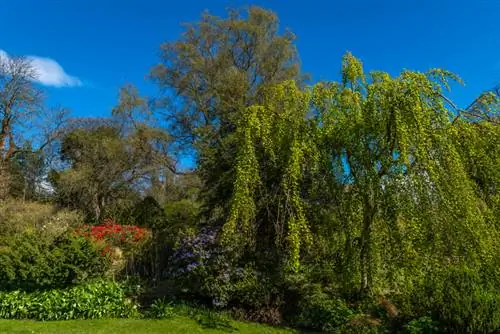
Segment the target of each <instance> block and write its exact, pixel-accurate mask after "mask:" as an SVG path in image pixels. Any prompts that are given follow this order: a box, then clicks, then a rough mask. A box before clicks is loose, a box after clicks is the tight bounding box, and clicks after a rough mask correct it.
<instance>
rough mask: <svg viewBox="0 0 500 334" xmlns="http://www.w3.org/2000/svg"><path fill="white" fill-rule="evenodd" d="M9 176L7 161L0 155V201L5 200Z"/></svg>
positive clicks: (8, 186) (7, 192)
mask: <svg viewBox="0 0 500 334" xmlns="http://www.w3.org/2000/svg"><path fill="white" fill-rule="evenodd" d="M9 188H10V177H9V170H8V168H7V162H6V161H5V160H3V159H2V157H1V156H0V201H1V200H5V199H6V198H7V195H8V194H9Z"/></svg>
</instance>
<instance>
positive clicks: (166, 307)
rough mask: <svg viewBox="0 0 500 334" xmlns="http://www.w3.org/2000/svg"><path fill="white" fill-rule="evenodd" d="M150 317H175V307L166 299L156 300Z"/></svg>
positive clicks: (150, 310)
mask: <svg viewBox="0 0 500 334" xmlns="http://www.w3.org/2000/svg"><path fill="white" fill-rule="evenodd" d="M148 315H149V317H151V318H155V319H167V318H172V317H173V316H174V307H173V306H172V303H171V302H169V301H166V300H165V299H156V300H155V301H153V304H151V307H150V309H149V312H148Z"/></svg>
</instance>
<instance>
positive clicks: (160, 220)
mask: <svg viewBox="0 0 500 334" xmlns="http://www.w3.org/2000/svg"><path fill="white" fill-rule="evenodd" d="M133 215H134V219H135V222H136V225H137V226H143V227H149V228H153V229H159V228H161V227H163V226H164V225H165V221H166V219H167V217H166V216H165V213H164V212H163V209H162V208H161V207H160V204H158V202H157V201H156V200H155V199H154V198H153V197H151V196H147V197H146V198H144V199H143V200H142V201H141V202H140V203H138V204H137V205H136V206H135V208H134V214H133Z"/></svg>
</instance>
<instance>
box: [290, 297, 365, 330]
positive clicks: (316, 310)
mask: <svg viewBox="0 0 500 334" xmlns="http://www.w3.org/2000/svg"><path fill="white" fill-rule="evenodd" d="M310 293H311V294H309V295H306V294H304V295H303V298H302V300H300V301H299V302H298V305H297V310H296V314H294V315H293V316H292V317H291V319H290V322H291V323H292V324H293V325H295V326H297V327H301V328H307V329H312V330H320V331H328V332H329V331H333V330H335V329H336V328H338V327H340V326H342V325H344V324H346V323H347V322H348V321H349V319H351V318H352V317H353V316H354V315H355V312H354V311H353V310H352V309H350V308H349V307H348V306H347V304H346V303H345V301H344V300H342V299H340V298H338V297H331V296H329V295H327V294H326V293H324V292H323V291H321V289H320V288H317V289H312V291H310Z"/></svg>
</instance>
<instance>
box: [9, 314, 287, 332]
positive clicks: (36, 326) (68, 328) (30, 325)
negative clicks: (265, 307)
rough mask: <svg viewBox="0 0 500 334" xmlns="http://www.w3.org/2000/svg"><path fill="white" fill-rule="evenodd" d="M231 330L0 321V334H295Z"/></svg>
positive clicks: (157, 323)
mask: <svg viewBox="0 0 500 334" xmlns="http://www.w3.org/2000/svg"><path fill="white" fill-rule="evenodd" d="M232 326H233V327H234V329H233V330H231V329H229V330H218V329H208V328H207V329H204V328H202V327H201V326H200V325H199V324H198V323H197V322H196V321H195V320H192V319H189V318H187V317H174V318H172V319H168V320H133V319H105V320H68V321H49V322H39V321H30V320H0V333H2V334H3V333H14V334H18V333H26V334H28V333H29V334H34V333H36V334H52V333H58V334H62V333H64V334H66V333H68V334H71V333H92V334H94V333H95V334H113V333H117V334H126V333H137V334H141V333H144V334H146V333H148V334H149V333H162V334H163V333H241V334H245V333H248V334H251V333H262V334H266V333H268V334H281V333H283V334H284V333H295V331H292V330H287V329H279V328H273V327H269V326H264V325H259V324H252V323H244V322H236V321H235V322H232Z"/></svg>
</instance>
